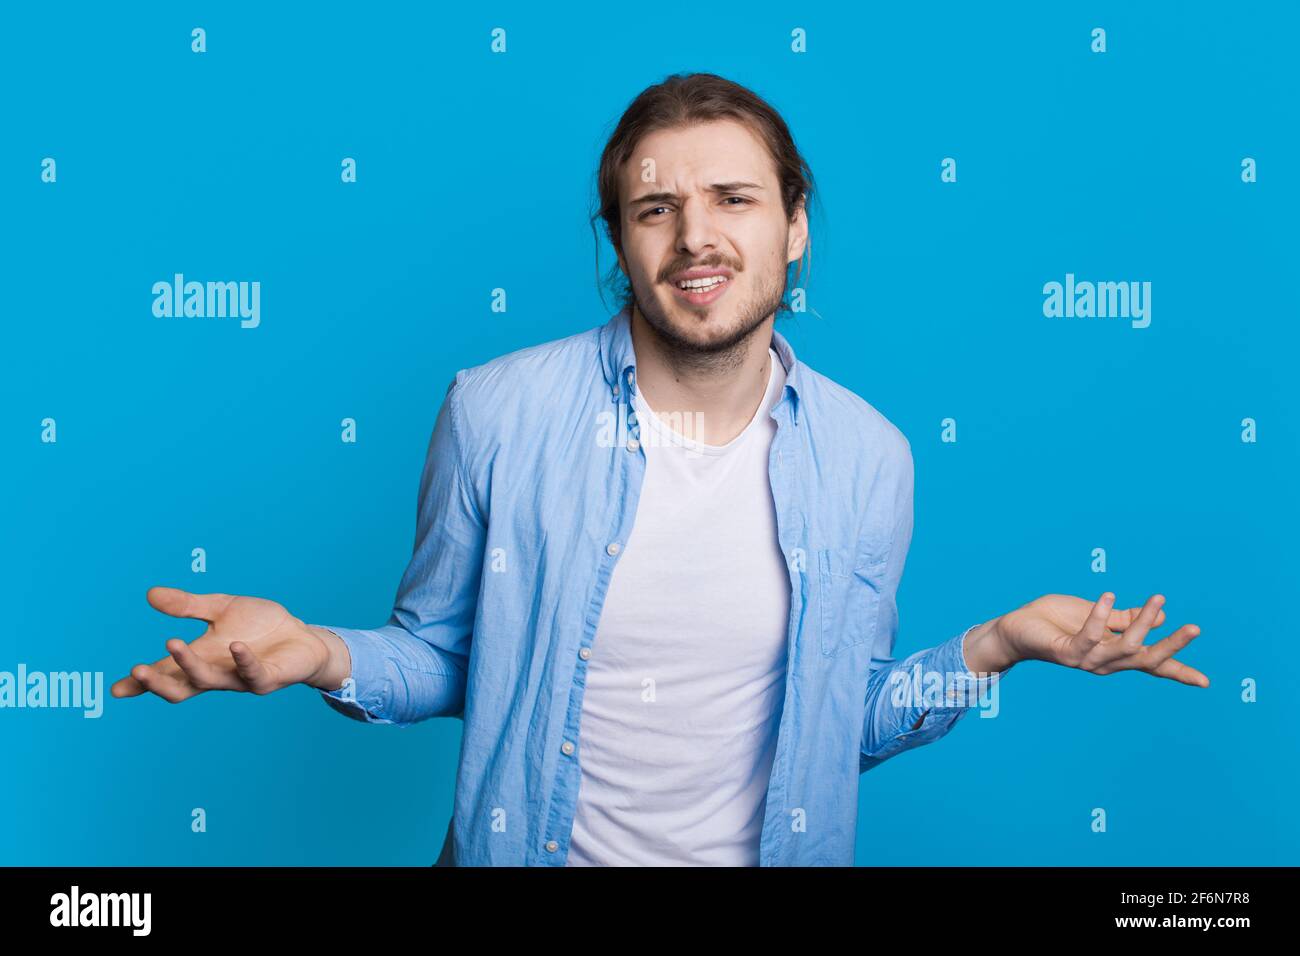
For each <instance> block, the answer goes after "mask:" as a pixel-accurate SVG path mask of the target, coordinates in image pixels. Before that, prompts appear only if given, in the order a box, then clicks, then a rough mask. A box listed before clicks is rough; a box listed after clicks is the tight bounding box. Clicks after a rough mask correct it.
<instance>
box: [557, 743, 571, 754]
mask: <svg viewBox="0 0 1300 956" xmlns="http://www.w3.org/2000/svg"><path fill="white" fill-rule="evenodd" d="M560 749H561V750H563V751H564V752H565V754H571V753H573V741H572V740H566V741H565V742H564V746H562V747H561V748H560Z"/></svg>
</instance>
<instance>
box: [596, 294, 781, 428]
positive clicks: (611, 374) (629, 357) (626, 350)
mask: <svg viewBox="0 0 1300 956" xmlns="http://www.w3.org/2000/svg"><path fill="white" fill-rule="evenodd" d="M772 351H773V352H775V353H776V354H777V357H778V358H780V359H781V364H782V365H783V366H784V367H785V387H786V389H788V390H789V392H790V396H791V412H792V415H793V418H794V423H795V424H796V425H797V424H799V360H798V359H796V358H795V354H794V349H793V348H791V346H790V343H789V342H788V341H786V338H785V336H784V335H782V334H781V333H780V332H778V331H777V330H776V329H773V330H772ZM600 364H601V370H602V371H603V372H604V374H605V383H606V385H607V386H608V387H609V390H610V398H611V399H613V400H616V401H617V400H619V399H621V398H624V397H626V396H627V394H628V390H629V388H631V387H632V386H633V384H634V383H635V381H636V378H635V370H636V354H635V353H634V352H633V351H632V307H631V306H630V305H628V306H624V307H623V308H622V309H620V310H619V311H618V312H617V313H616V314H615V315H614V316H613V317H612V318H611V319H610V320H609V321H608V322H606V323H605V324H604V325H603V326H601V329H600Z"/></svg>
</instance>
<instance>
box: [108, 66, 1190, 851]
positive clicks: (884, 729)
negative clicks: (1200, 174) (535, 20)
mask: <svg viewBox="0 0 1300 956" xmlns="http://www.w3.org/2000/svg"><path fill="white" fill-rule="evenodd" d="M598 186H599V191H600V198H601V209H600V211H599V213H598V216H599V217H600V218H601V219H602V220H603V222H604V224H605V227H606V229H607V231H608V234H609V238H610V240H611V242H612V244H613V246H614V249H615V251H616V252H617V255H618V266H619V270H620V272H621V274H622V276H623V277H624V279H625V281H626V283H627V285H626V290H625V294H624V303H623V308H622V309H621V310H620V311H619V312H618V313H617V314H616V315H615V316H614V317H613V318H611V319H610V320H609V321H608V322H606V323H605V324H604V325H602V326H599V327H597V328H595V329H591V330H589V331H586V332H583V333H580V334H577V335H572V336H569V337H567V338H564V339H560V340H557V341H553V342H547V343H545V344H542V345H537V346H533V347H531V348H526V349H523V350H520V351H517V352H513V353H511V354H508V355H505V356H502V357H500V358H498V359H495V360H494V361H491V362H488V363H486V364H484V365H481V366H478V367H475V368H471V369H465V370H461V371H460V372H458V373H457V374H456V377H455V379H454V381H453V382H452V383H451V384H450V385H449V387H448V389H447V394H446V397H445V399H444V401H443V404H442V407H441V409H440V411H439V414H438V417H437V422H436V423H435V425H434V429H433V435H432V439H431V441H430V444H429V449H428V455H427V459H426V463H425V468H424V472H423V476H422V479H421V483H420V492H419V506H418V516H417V519H418V520H417V533H416V542H415V549H414V553H413V555H412V558H411V561H410V564H409V565H408V567H407V570H406V573H405V575H404V576H403V578H402V581H401V584H400V587H399V590H398V594H397V599H396V602H395V607H394V610H393V614H392V617H391V619H390V621H389V623H388V624H387V625H385V626H383V627H380V628H376V629H369V630H360V629H351V628H341V627H334V628H325V627H320V626H313V625H308V624H305V623H303V622H302V621H301V620H299V619H298V618H296V617H294V616H293V615H291V614H290V613H289V612H288V611H287V610H285V609H284V608H283V607H281V606H280V605H278V604H276V603H275V602H272V601H268V600H263V599H260V598H251V597H234V596H230V595H216V594H209V595H199V594H189V593H186V592H184V591H179V590H176V589H172V588H153V589H151V590H150V591H149V594H148V599H149V601H150V603H151V604H153V606H154V607H156V608H158V609H159V610H162V611H164V612H166V613H168V614H173V615H176V616H184V617H196V618H199V619H202V620H206V621H209V622H210V623H211V627H210V628H209V630H208V632H207V633H205V634H204V635H203V636H202V637H200V638H199V639H198V640H196V641H195V642H194V643H192V644H190V645H188V646H187V645H186V644H185V642H183V641H180V640H176V639H173V640H171V641H168V642H167V648H168V651H169V657H166V658H163V659H162V660H161V661H159V662H157V663H155V664H154V665H152V666H146V665H143V664H141V665H137V666H136V667H135V668H133V669H132V672H131V676H130V677H127V678H123V679H122V680H120V681H118V682H117V683H116V684H115V685H114V686H113V694H114V696H118V697H122V696H130V695H134V694H140V693H143V692H144V691H146V690H147V691H151V692H153V693H155V694H158V695H160V696H162V697H164V698H166V699H168V700H172V701H178V700H184V699H187V698H188V697H191V696H193V695H194V694H197V693H201V692H202V691H204V690H209V689H226V690H243V691H251V692H253V693H259V694H262V693H268V692H270V691H273V690H276V689H278V688H280V687H284V686H287V685H289V684H293V683H306V684H308V685H309V686H312V687H315V688H318V689H319V690H320V691H321V692H322V694H323V696H324V699H325V700H326V701H327V702H328V703H329V704H330V706H332V707H334V708H336V709H338V710H340V711H342V712H344V713H346V714H348V715H349V716H353V717H355V718H357V719H359V720H365V721H369V722H372V723H390V724H398V725H401V726H407V725H410V724H412V723H414V722H416V721H419V720H424V719H426V718H429V717H435V716H459V717H461V718H462V719H463V721H464V735H463V739H462V745H461V753H460V766H459V771H458V774H457V781H456V795H455V811H454V814H453V820H452V823H451V825H450V826H449V828H448V835H447V841H446V844H445V846H444V850H443V857H442V860H441V861H440V862H446V863H450V862H455V863H456V864H459V865H484V864H513V865H549V866H562V865H593V864H594V865H611V864H612V865H655V864H702V865H753V864H759V865H791V864H795V865H806V864H837V865H847V864H851V863H852V862H853V849H854V842H855V831H856V825H857V805H858V781H859V778H860V775H861V773H862V772H863V771H865V770H868V769H870V768H872V767H875V766H878V765H879V764H880V763H881V762H883V761H885V760H887V759H889V758H890V757H892V756H895V755H896V754H899V753H901V752H903V751H905V750H909V749H912V748H915V747H917V746H920V745H923V744H927V743H930V742H933V741H934V740H936V739H938V738H939V737H942V736H943V735H944V734H946V733H948V731H949V730H951V729H952V726H953V724H954V723H955V722H956V721H957V720H958V719H960V718H961V717H962V716H963V715H964V714H965V713H966V712H967V711H968V710H970V709H971V708H972V707H975V706H977V704H978V703H979V701H980V699H981V695H987V694H988V693H989V692H990V691H991V690H992V689H993V688H994V686H995V684H996V682H997V681H998V680H999V679H1000V677H1001V675H1002V674H1004V673H1005V672H1006V671H1007V670H1008V669H1009V668H1010V667H1012V666H1013V665H1014V664H1015V663H1016V662H1018V661H1021V660H1029V659H1037V660H1046V661H1051V662H1053V663H1057V664H1062V665H1065V666H1068V667H1078V668H1082V669H1084V670H1088V671H1091V672H1093V673H1097V674H1108V673H1112V672H1113V671H1116V670H1126V669H1137V670H1143V671H1146V672H1148V673H1151V674H1155V675H1157V676H1161V677H1167V678H1171V679H1173V680H1177V681H1180V682H1182V683H1186V684H1192V685H1197V686H1208V683H1209V681H1208V679H1207V678H1206V677H1205V676H1204V675H1203V674H1201V673H1200V672H1198V671H1196V670H1193V669H1192V668H1190V667H1187V666H1186V665H1183V664H1181V663H1179V662H1177V661H1175V660H1174V658H1173V655H1174V654H1175V653H1176V652H1177V651H1179V650H1181V649H1182V648H1183V647H1185V646H1186V645H1187V643H1188V642H1189V641H1191V640H1192V639H1193V638H1194V637H1195V636H1196V635H1197V633H1198V629H1197V628H1196V627H1195V626H1194V625H1184V626H1183V627H1182V628H1180V629H1178V631H1176V632H1175V633H1174V634H1172V635H1170V636H1168V637H1166V638H1164V639H1163V640H1161V641H1159V642H1158V643H1156V644H1153V645H1151V646H1144V645H1143V640H1144V638H1145V636H1146V634H1147V633H1148V631H1149V630H1150V628H1152V627H1154V626H1159V625H1160V624H1161V623H1163V620H1164V612H1163V611H1162V610H1161V604H1162V603H1163V598H1162V597H1161V596H1160V595H1154V596H1152V598H1151V599H1149V600H1148V601H1147V602H1146V604H1145V605H1144V606H1143V607H1142V608H1129V609H1126V610H1115V609H1113V607H1112V604H1113V595H1111V594H1110V593H1107V594H1103V595H1102V596H1101V598H1100V600H1098V601H1097V602H1095V603H1093V602H1090V601H1086V600H1084V599H1081V598H1076V597H1070V596H1066V595H1059V594H1052V595H1047V596H1045V597H1041V598H1039V599H1037V600H1036V601H1033V602H1031V603H1029V604H1026V605H1025V606H1023V607H1021V608H1019V609H1017V610H1014V611H1012V612H1010V613H1008V614H1005V615H1002V616H999V617H997V618H995V619H993V620H990V621H986V622H984V623H982V624H978V625H975V626H973V627H968V628H966V629H965V630H963V631H962V632H961V633H959V634H956V635H955V636H953V637H951V638H949V639H948V640H946V641H944V642H943V643H941V644H939V645H937V646H936V647H933V648H930V649H927V650H922V651H918V652H917V653H915V654H912V655H911V656H910V657H908V658H906V659H904V660H902V661H897V660H895V658H894V657H893V656H892V652H893V648H894V644H895V640H896V637H897V632H898V621H899V615H898V608H897V604H896V599H895V596H896V592H897V589H898V584H899V581H900V578H901V576H902V573H903V566H904V562H905V560H906V557H907V551H908V547H909V545H910V542H911V536H912V493H913V464H912V456H911V450H910V446H909V444H908V442H907V439H906V438H904V436H903V435H902V433H901V432H899V431H898V429H897V428H895V427H894V426H893V425H892V424H891V423H890V422H889V421H887V420H886V419H885V418H884V417H883V416H882V415H881V414H880V413H879V412H877V411H876V410H875V409H874V408H873V407H872V406H871V405H869V404H868V403H867V402H865V401H864V400H862V399H861V398H859V397H858V396H856V395H854V394H853V393H852V392H850V391H848V390H847V389H845V388H843V387H842V386H839V385H836V384H835V383H833V382H831V381H830V380H828V379H826V378H825V377H824V376H821V375H819V374H818V373H816V372H815V371H813V370H812V369H810V368H808V367H807V366H805V365H803V364H801V363H800V362H799V361H798V360H797V359H796V358H795V356H794V353H793V350H792V349H791V347H790V345H789V343H788V342H787V341H786V340H785V338H784V337H783V336H781V335H780V333H778V332H776V331H775V330H774V328H773V326H774V322H775V318H776V314H777V313H778V311H781V310H783V307H784V306H785V299H784V297H785V293H786V290H787V286H788V284H789V283H788V272H789V269H790V266H791V264H793V263H795V262H797V261H799V260H800V259H801V258H802V256H803V254H804V253H805V251H806V250H807V248H808V221H807V215H806V203H807V200H808V198H809V195H810V193H811V176H810V174H809V173H808V170H807V165H806V163H805V162H804V161H803V159H802V157H801V156H800V155H799V153H798V151H797V150H796V148H795V145H794V142H793V139H792V137H791V136H790V133H789V130H788V128H787V127H786V124H785V122H784V121H783V120H782V119H781V118H780V116H779V115H777V113H776V112H775V111H774V110H772V108H771V107H770V106H768V104H766V103H765V102H763V101H762V100H761V99H759V98H758V97H757V96H755V95H754V94H753V93H752V92H750V91H749V90H746V89H744V88H743V87H740V86H737V85H736V84H734V83H731V82H728V81H726V80H724V79H722V78H720V77H717V76H713V75H710V74H693V75H688V76H674V77H669V78H668V79H667V80H666V81H665V82H664V83H662V84H659V85H656V86H653V87H651V88H649V89H647V90H646V91H645V92H643V93H642V94H641V95H640V96H639V97H638V98H637V99H636V100H635V101H634V102H633V103H632V104H631V106H630V107H629V108H628V110H627V111H626V113H625V114H624V115H623V117H622V119H621V121H620V123H619V125H618V127H617V129H616V130H615V131H614V133H613V136H612V137H611V139H610V142H609V143H608V144H607V146H606V149H605V151H604V154H603V156H602V159H601V165H600V170H599V173H598ZM1114 631H1122V632H1123V633H1122V634H1116V633H1113V632H1114ZM936 676H937V677H938V678H939V680H931V678H933V677H936ZM923 682H924V684H925V685H926V690H932V689H933V688H938V693H937V694H936V693H933V692H931V693H926V694H922V695H917V694H915V693H909V691H910V690H912V689H914V688H916V687H920V686H921V684H922V683H923Z"/></svg>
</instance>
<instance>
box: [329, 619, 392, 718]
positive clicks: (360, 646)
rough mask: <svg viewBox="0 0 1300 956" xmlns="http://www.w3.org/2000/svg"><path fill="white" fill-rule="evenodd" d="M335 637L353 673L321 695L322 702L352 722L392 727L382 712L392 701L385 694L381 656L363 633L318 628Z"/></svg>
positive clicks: (344, 629)
mask: <svg viewBox="0 0 1300 956" xmlns="http://www.w3.org/2000/svg"><path fill="white" fill-rule="evenodd" d="M315 626H316V627H323V628H324V629H325V630H327V631H330V632H332V633H333V634H336V635H337V636H338V638H339V639H340V640H341V641H342V642H343V643H344V645H345V646H346V647H347V649H348V655H349V656H350V657H351V658H352V673H351V674H350V675H349V676H348V677H347V678H345V679H344V681H343V686H342V687H339V688H337V689H336V690H324V689H321V688H317V690H319V691H320V695H321V698H322V699H323V700H324V701H325V703H326V704H328V705H329V706H330V707H332V708H334V709H335V710H337V711H338V712H339V713H341V714H343V715H344V716H346V717H351V718H352V719H353V720H361V721H365V722H366V723H371V724H386V723H391V721H390V720H388V719H387V718H386V717H385V716H384V712H385V711H384V708H385V707H386V706H387V704H388V701H389V700H390V699H391V698H390V695H389V693H388V671H387V669H386V668H385V667H384V662H383V653H382V652H381V651H380V650H378V649H377V648H376V647H375V644H374V642H373V641H371V640H367V639H366V635H365V632H364V631H361V630H357V629H355V628H349V627H332V626H330V625H328V624H317V625H315Z"/></svg>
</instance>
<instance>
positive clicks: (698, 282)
mask: <svg viewBox="0 0 1300 956" xmlns="http://www.w3.org/2000/svg"><path fill="white" fill-rule="evenodd" d="M726 281H727V277H726V276H709V277H708V278H706V279H683V280H682V281H681V282H679V283H677V284H678V285H679V286H681V288H683V289H711V288H713V287H714V286H715V285H717V284H718V283H720V282H726Z"/></svg>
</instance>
